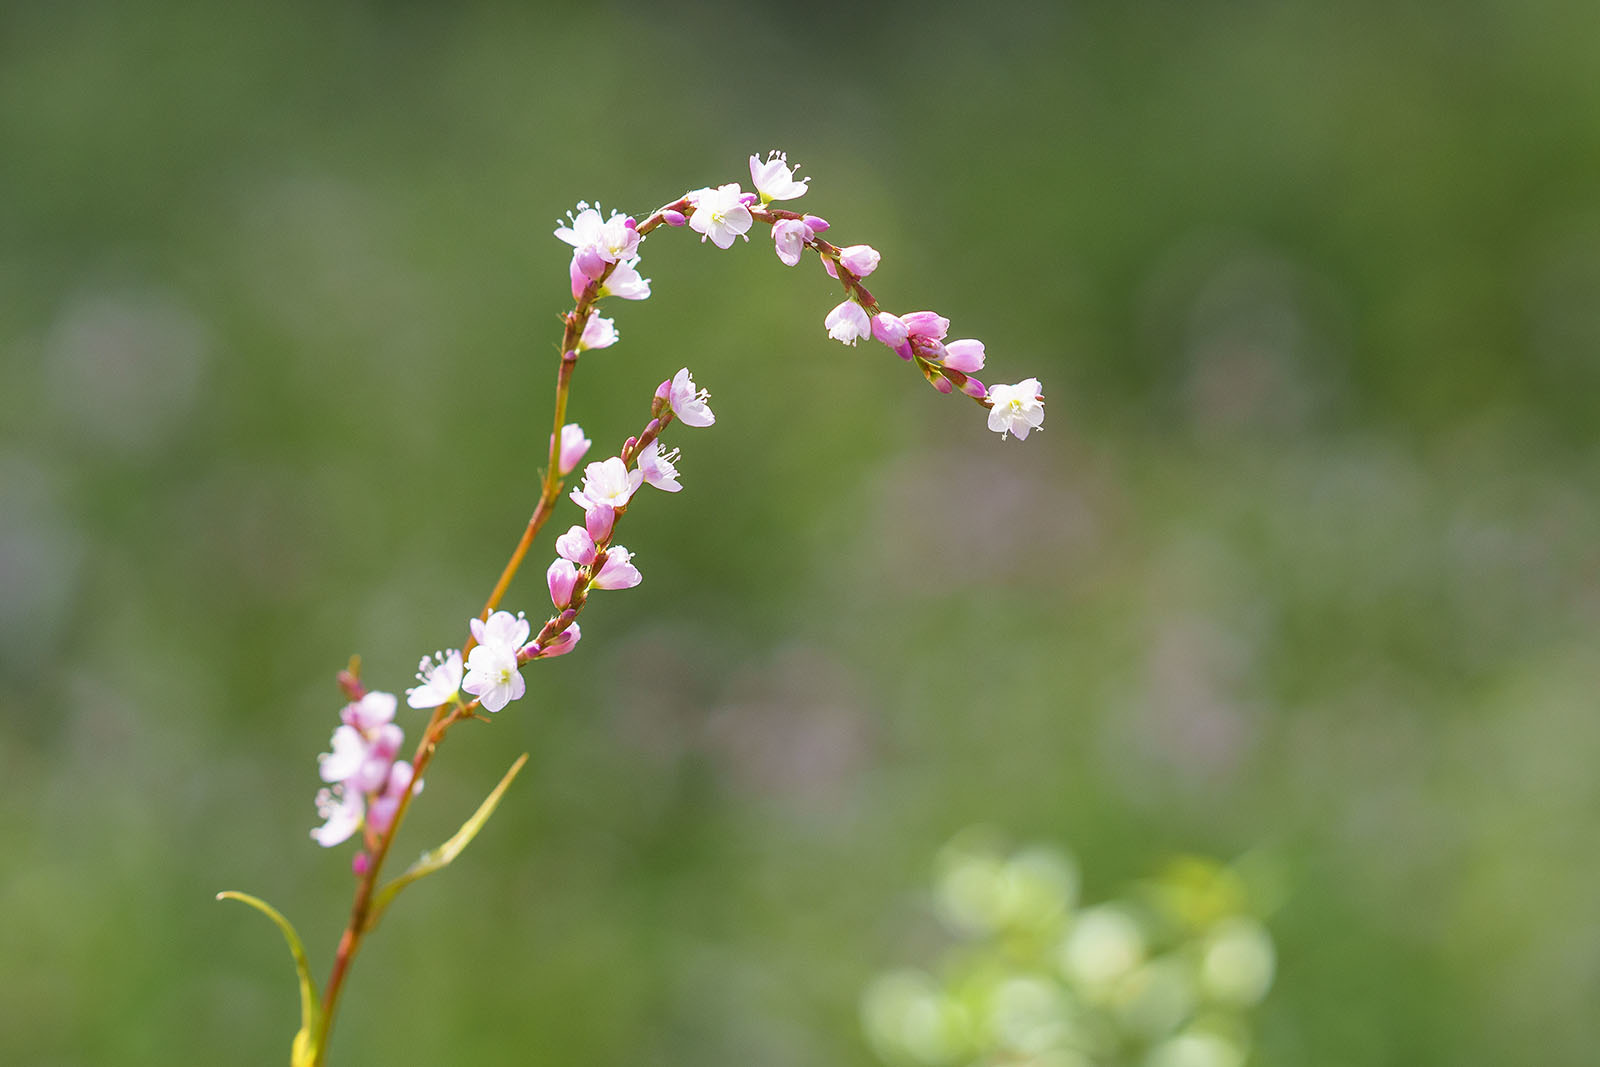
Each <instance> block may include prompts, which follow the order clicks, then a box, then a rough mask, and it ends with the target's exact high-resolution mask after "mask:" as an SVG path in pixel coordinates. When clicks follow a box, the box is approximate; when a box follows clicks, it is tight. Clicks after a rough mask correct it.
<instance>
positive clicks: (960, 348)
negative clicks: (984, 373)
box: [944, 337, 983, 374]
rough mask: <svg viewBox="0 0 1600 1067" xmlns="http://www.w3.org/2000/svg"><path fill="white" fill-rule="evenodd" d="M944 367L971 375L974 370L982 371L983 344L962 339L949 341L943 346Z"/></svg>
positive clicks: (969, 339)
mask: <svg viewBox="0 0 1600 1067" xmlns="http://www.w3.org/2000/svg"><path fill="white" fill-rule="evenodd" d="M944 352H945V355H944V365H945V366H946V367H950V368H951V369H953V370H959V371H965V372H966V373H968V374H971V373H972V372H973V371H975V370H982V369H983V342H982V341H974V340H973V339H972V338H970V337H968V338H963V339H962V340H960V341H951V342H950V343H949V344H947V345H945V346H944Z"/></svg>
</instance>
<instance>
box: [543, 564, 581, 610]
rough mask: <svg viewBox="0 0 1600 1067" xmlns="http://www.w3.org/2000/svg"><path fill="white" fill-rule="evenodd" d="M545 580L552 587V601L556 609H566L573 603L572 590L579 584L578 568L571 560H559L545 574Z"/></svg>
mask: <svg viewBox="0 0 1600 1067" xmlns="http://www.w3.org/2000/svg"><path fill="white" fill-rule="evenodd" d="M545 580H546V581H547V582H548V583H549V585H550V599H551V601H552V602H554V604H555V606H556V607H558V608H564V607H566V606H567V605H568V604H571V603H572V590H573V587H574V586H575V585H577V583H578V568H577V567H575V566H573V565H572V561H571V560H569V559H560V558H557V559H556V561H555V562H554V563H552V564H550V569H549V570H548V571H546V572H545Z"/></svg>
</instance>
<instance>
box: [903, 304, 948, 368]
mask: <svg viewBox="0 0 1600 1067" xmlns="http://www.w3.org/2000/svg"><path fill="white" fill-rule="evenodd" d="M900 321H901V322H903V323H905V324H906V343H907V344H909V345H910V346H911V350H912V351H913V352H914V353H916V354H917V355H919V356H921V357H922V358H923V359H927V360H932V361H933V362H935V363H942V362H944V357H945V348H944V343H943V342H944V338H945V335H946V334H947V333H949V332H950V320H949V319H947V318H945V317H944V316H943V315H935V314H934V313H933V312H931V311H913V312H912V313H911V314H909V315H902V316H900Z"/></svg>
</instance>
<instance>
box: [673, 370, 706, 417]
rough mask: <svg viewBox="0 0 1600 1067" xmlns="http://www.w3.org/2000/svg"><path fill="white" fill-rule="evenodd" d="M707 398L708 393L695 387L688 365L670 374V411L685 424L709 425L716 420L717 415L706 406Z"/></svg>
mask: <svg viewBox="0 0 1600 1067" xmlns="http://www.w3.org/2000/svg"><path fill="white" fill-rule="evenodd" d="M709 399H711V394H710V393H708V392H706V391H705V390H704V389H700V390H696V389H695V387H694V377H693V376H692V375H690V373H689V368H688V367H684V368H683V369H682V370H680V371H679V372H678V373H677V374H674V375H673V376H672V392H671V394H670V396H669V398H668V403H670V404H671V405H672V413H673V414H674V415H676V416H678V420H679V421H680V422H682V423H683V424H684V425H685V426H710V425H711V424H712V423H714V422H716V421H717V417H716V416H715V415H714V414H712V413H711V409H710V408H709V407H707V406H706V401H707V400H709Z"/></svg>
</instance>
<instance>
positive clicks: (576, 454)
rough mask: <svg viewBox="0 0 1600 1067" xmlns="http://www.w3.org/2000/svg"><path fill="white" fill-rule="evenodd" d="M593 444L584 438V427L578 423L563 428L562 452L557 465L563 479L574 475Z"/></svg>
mask: <svg viewBox="0 0 1600 1067" xmlns="http://www.w3.org/2000/svg"><path fill="white" fill-rule="evenodd" d="M592 444H594V442H593V441H591V440H589V439H588V438H587V437H585V436H583V427H582V426H579V425H578V424H577V423H575V422H569V423H567V424H566V425H565V426H563V427H561V450H560V451H559V452H558V453H557V456H556V465H557V469H558V470H560V471H561V475H562V477H566V476H567V475H569V474H571V473H572V471H573V469H574V468H575V467H577V465H578V461H579V460H580V459H582V458H583V457H584V453H586V452H588V451H589V446H590V445H592Z"/></svg>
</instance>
